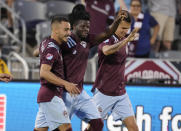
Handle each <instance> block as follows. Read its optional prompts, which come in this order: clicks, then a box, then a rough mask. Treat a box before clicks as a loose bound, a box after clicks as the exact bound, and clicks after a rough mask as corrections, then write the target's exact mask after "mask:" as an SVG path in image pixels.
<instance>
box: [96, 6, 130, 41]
mask: <svg viewBox="0 0 181 131" xmlns="http://www.w3.org/2000/svg"><path fill="white" fill-rule="evenodd" d="M124 17H127V14H126V12H125V11H123V10H121V9H120V11H119V13H118V15H117V17H116V18H115V20H114V22H113V23H112V24H111V26H110V27H109V28H107V29H106V31H105V32H102V33H100V34H98V35H97V36H96V38H95V39H94V43H96V44H99V43H101V42H103V41H104V40H106V39H108V38H109V37H110V36H111V35H112V34H113V33H114V32H115V31H116V29H117V27H118V26H119V23H120V22H121V20H122V19H123V18H124Z"/></svg>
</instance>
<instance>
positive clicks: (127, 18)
mask: <svg viewBox="0 0 181 131" xmlns="http://www.w3.org/2000/svg"><path fill="white" fill-rule="evenodd" d="M122 13H123V14H125V15H126V17H124V19H123V20H122V21H125V22H128V23H131V20H132V19H131V15H130V13H129V12H128V11H127V10H122Z"/></svg>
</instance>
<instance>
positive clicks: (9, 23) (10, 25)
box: [6, 0, 14, 32]
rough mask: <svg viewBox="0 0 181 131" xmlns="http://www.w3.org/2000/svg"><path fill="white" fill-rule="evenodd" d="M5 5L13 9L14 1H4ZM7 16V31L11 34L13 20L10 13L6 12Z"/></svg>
mask: <svg viewBox="0 0 181 131" xmlns="http://www.w3.org/2000/svg"><path fill="white" fill-rule="evenodd" d="M6 3H7V5H8V6H9V7H10V8H13V4H14V0H6ZM7 16H8V29H9V30H10V31H11V32H13V18H12V14H11V12H9V11H8V12H7Z"/></svg>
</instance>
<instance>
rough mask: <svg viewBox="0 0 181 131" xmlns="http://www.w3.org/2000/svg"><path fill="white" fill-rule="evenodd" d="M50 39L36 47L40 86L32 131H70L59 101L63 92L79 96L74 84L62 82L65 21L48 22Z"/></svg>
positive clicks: (57, 19) (56, 17)
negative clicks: (38, 55)
mask: <svg viewBox="0 0 181 131" xmlns="http://www.w3.org/2000/svg"><path fill="white" fill-rule="evenodd" d="M51 29H52V33H51V37H50V38H47V39H45V40H44V41H43V42H42V43H41V44H40V48H39V52H40V83H41V88H40V90H39V92H38V98H37V101H38V103H39V111H38V114H37V117H36V122H35V129H34V131H48V128H49V129H50V130H51V131H72V128H71V124H70V119H69V115H68V112H67V109H66V107H65V104H64V102H63V100H62V98H61V97H62V93H63V89H64V88H65V89H66V90H67V91H68V92H69V93H70V94H79V93H80V91H79V89H78V88H77V87H76V84H73V83H70V82H67V81H65V80H63V79H64V67H63V58H62V50H61V48H60V45H61V44H62V43H63V42H66V41H67V39H68V36H69V35H70V23H69V22H68V20H67V19H65V18H62V17H59V16H55V17H53V18H52V22H51Z"/></svg>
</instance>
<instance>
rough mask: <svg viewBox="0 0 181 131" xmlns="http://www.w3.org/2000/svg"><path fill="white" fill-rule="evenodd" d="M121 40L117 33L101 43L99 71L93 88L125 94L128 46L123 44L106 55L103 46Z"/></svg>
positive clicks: (103, 91) (112, 93)
mask: <svg viewBox="0 0 181 131" xmlns="http://www.w3.org/2000/svg"><path fill="white" fill-rule="evenodd" d="M118 41H120V40H119V39H118V37H116V35H112V37H111V38H110V39H108V40H106V41H104V42H103V43H101V44H100V45H99V49H98V55H99V60H98V66H99V69H98V72H97V76H96V81H95V83H94V86H93V89H94V88H97V89H99V91H101V92H102V93H103V94H105V95H109V96H119V95H123V94H124V93H125V92H126V90H125V82H124V72H125V62H126V46H123V47H122V48H121V49H120V50H119V51H117V52H116V53H114V54H111V55H108V56H105V55H104V54H103V52H102V48H103V46H105V45H113V44H115V43H117V42H118Z"/></svg>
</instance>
